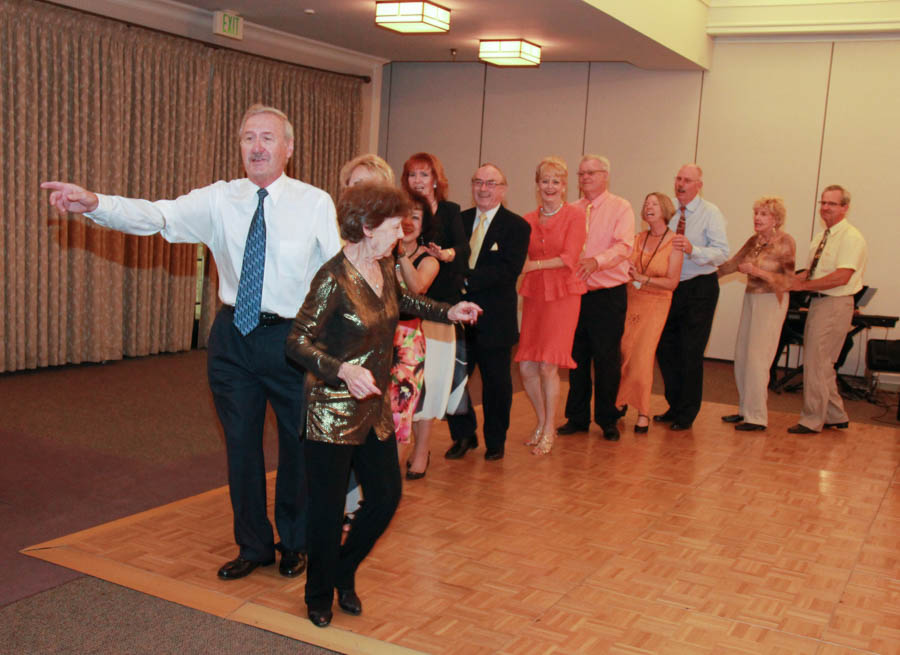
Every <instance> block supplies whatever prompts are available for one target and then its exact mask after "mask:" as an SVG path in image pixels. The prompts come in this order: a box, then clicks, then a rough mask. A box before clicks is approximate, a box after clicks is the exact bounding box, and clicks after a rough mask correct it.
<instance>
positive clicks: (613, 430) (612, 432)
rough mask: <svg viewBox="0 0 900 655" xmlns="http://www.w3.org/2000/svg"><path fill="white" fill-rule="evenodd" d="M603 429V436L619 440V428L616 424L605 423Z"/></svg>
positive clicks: (608, 439) (607, 438) (611, 439)
mask: <svg viewBox="0 0 900 655" xmlns="http://www.w3.org/2000/svg"><path fill="white" fill-rule="evenodd" d="M601 429H602V430H603V438H604V439H606V440H607V441H618V440H619V436H620V435H619V428H617V427H616V426H615V425H604V426H603V427H602V428H601Z"/></svg>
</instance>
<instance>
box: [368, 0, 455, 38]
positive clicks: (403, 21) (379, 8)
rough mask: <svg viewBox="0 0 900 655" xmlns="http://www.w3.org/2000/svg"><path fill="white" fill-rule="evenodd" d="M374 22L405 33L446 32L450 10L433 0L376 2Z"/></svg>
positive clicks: (448, 25)
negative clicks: (429, 0) (421, 0)
mask: <svg viewBox="0 0 900 655" xmlns="http://www.w3.org/2000/svg"><path fill="white" fill-rule="evenodd" d="M375 24H376V25H379V26H380V27H386V28H387V29H389V30H394V31H395V32H403V33H407V34H415V33H423V32H446V31H447V30H449V29H450V10H449V9H445V8H444V7H441V6H440V5H436V4H434V3H433V2H427V1H424V2H376V3H375Z"/></svg>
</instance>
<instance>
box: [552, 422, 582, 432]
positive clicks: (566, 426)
mask: <svg viewBox="0 0 900 655" xmlns="http://www.w3.org/2000/svg"><path fill="white" fill-rule="evenodd" d="M587 431H588V426H587V425H578V423H573V422H572V421H566V422H565V423H563V424H562V425H560V426H559V427H558V428H556V434H575V433H576V432H587Z"/></svg>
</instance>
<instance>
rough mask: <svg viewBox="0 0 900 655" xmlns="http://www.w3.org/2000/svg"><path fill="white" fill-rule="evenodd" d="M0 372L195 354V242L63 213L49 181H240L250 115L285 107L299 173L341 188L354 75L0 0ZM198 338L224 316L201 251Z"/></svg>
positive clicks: (103, 187)
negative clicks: (215, 317)
mask: <svg viewBox="0 0 900 655" xmlns="http://www.w3.org/2000/svg"><path fill="white" fill-rule="evenodd" d="M0 39H2V43H3V45H2V47H0V157H2V161H3V166H0V221H2V225H0V252H2V253H3V263H2V267H0V274H2V279H0V344H2V346H0V371H14V370H21V369H27V368H36V367H41V366H50V365H58V364H66V363H77V362H83V361H104V360H110V359H119V358H121V357H122V356H126V355H127V356H136V355H146V354H151V353H158V352H164V351H177V350H186V349H188V348H190V343H191V334H192V328H193V320H194V302H195V298H196V247H195V246H193V245H191V244H169V243H167V242H166V241H165V240H163V239H162V238H161V237H159V236H152V237H135V236H129V235H124V234H121V233H118V232H115V231H112V230H107V229H104V228H100V227H97V226H96V225H94V224H93V223H92V222H91V221H90V220H88V219H85V218H83V217H80V216H69V217H63V216H59V215H58V214H57V213H56V212H55V210H51V208H50V207H49V206H48V204H47V195H48V194H47V192H45V191H42V190H40V188H39V185H40V183H41V182H42V181H44V180H67V181H72V182H75V183H77V184H81V185H83V186H85V187H86V188H89V189H96V190H98V191H104V192H108V193H114V194H118V195H125V196H131V197H139V198H172V197H175V196H177V195H179V194H182V193H185V192H186V191H188V190H190V189H191V188H194V187H198V186H202V185H205V184H209V183H210V182H212V181H213V180H216V179H232V178H235V177H241V176H243V170H242V167H241V161H240V156H239V151H238V147H237V129H238V122H239V120H240V117H241V115H242V114H243V112H244V111H245V110H246V108H247V107H248V106H249V105H250V104H252V103H253V102H265V103H266V104H271V105H274V106H277V107H280V108H282V109H283V110H284V111H285V113H287V114H288V116H289V117H290V118H291V120H292V122H293V123H294V125H295V128H296V130H297V141H296V143H295V151H294V156H293V162H292V163H291V165H290V168H289V171H288V172H289V174H291V175H294V176H295V177H299V178H300V179H303V180H305V181H308V182H310V183H311V184H315V185H316V186H320V187H323V188H325V189H327V190H329V191H334V190H335V189H336V187H337V172H338V170H339V168H340V165H341V163H342V162H343V161H345V160H346V159H348V158H350V157H352V156H353V155H354V154H355V153H356V151H357V146H358V126H359V124H360V120H361V104H360V90H361V84H362V83H361V82H360V81H359V80H356V79H353V78H348V77H346V76H341V75H336V74H332V73H324V72H319V71H312V70H308V69H304V68H301V67H298V66H291V65H289V64H282V63H278V62H273V61H269V60H265V59H261V58H258V57H253V56H250V55H244V54H241V53H235V52H230V51H224V50H217V49H214V48H210V47H208V46H205V45H203V44H200V43H195V42H193V41H189V40H186V39H180V38H177V37H171V36H167V35H163V34H159V33H156V32H153V31H150V30H145V29H142V28H137V27H132V26H128V25H125V24H123V23H118V22H115V21H112V20H107V19H104V18H100V17H96V16H90V15H86V14H82V13H80V12H77V11H74V10H70V9H64V8H61V7H56V6H52V5H49V4H44V3H42V2H37V1H34V0H0ZM207 260H208V263H207V267H206V268H207V271H206V274H205V275H204V280H203V284H204V286H203V288H204V293H203V296H204V300H203V308H202V311H201V326H200V343H201V345H203V344H205V342H206V334H207V333H208V329H209V324H210V322H211V316H212V313H213V311H214V308H215V303H216V298H215V289H216V283H217V280H216V273H215V267H214V266H213V265H212V264H211V263H209V258H207Z"/></svg>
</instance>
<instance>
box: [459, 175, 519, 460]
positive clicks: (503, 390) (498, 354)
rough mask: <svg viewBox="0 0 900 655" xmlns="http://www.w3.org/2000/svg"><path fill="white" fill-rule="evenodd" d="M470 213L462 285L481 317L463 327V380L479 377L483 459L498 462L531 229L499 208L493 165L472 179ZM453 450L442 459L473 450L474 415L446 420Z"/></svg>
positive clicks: (501, 189) (500, 180) (500, 191)
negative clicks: (520, 279)
mask: <svg viewBox="0 0 900 655" xmlns="http://www.w3.org/2000/svg"><path fill="white" fill-rule="evenodd" d="M472 195H473V197H474V198H475V207H473V208H471V209H468V210H466V211H464V212H463V213H462V221H463V227H464V229H465V232H466V237H467V238H468V239H469V246H470V248H471V255H470V256H469V267H468V273H467V277H466V282H465V294H466V296H465V298H466V300H471V301H472V302H475V303H477V304H478V305H480V306H481V307H482V308H483V309H484V314H483V315H482V316H481V318H480V319H479V321H478V324H477V325H473V326H466V354H467V358H468V367H469V375H470V376H471V374H472V371H473V370H474V369H475V366H476V365H477V366H478V368H479V370H480V371H481V398H482V408H483V409H484V444H485V452H484V458H485V459H486V460H488V461H493V460H498V459H501V458H502V457H503V450H504V445H505V443H506V431H507V430H508V429H509V411H510V408H511V407H512V375H511V373H510V365H511V353H512V347H513V346H514V345H515V344H516V343H517V342H518V340H519V325H518V316H517V311H518V295H517V294H516V279H517V278H518V277H519V273H521V272H522V266H523V265H524V264H525V257H526V255H527V254H528V239H529V237H530V236H531V226H530V225H528V223H527V222H526V221H525V219H523V218H522V217H521V216H519V215H517V214H514V213H512V212H511V211H509V210H508V209H506V207H504V206H503V204H502V203H503V197H504V195H506V176H505V175H504V174H503V171H501V170H500V169H499V168H498V167H497V166H495V165H494V164H484V165H482V166H481V168H479V169H478V170H477V171H475V175H473V176H472ZM447 421H448V423H449V426H450V435H451V436H452V437H453V446H451V447H450V450H448V451H447V453H446V454H445V455H444V456H445V457H446V458H447V459H459V458H460V457H462V456H463V455H465V454H466V451H467V450H469V449H471V448H475V447H477V445H478V438H477V437H476V436H475V429H476V428H477V427H478V423H477V422H476V419H475V410H474V409H473V408H472V404H471V403H469V411H468V412H467V413H466V414H461V415H459V416H448V417H447Z"/></svg>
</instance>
